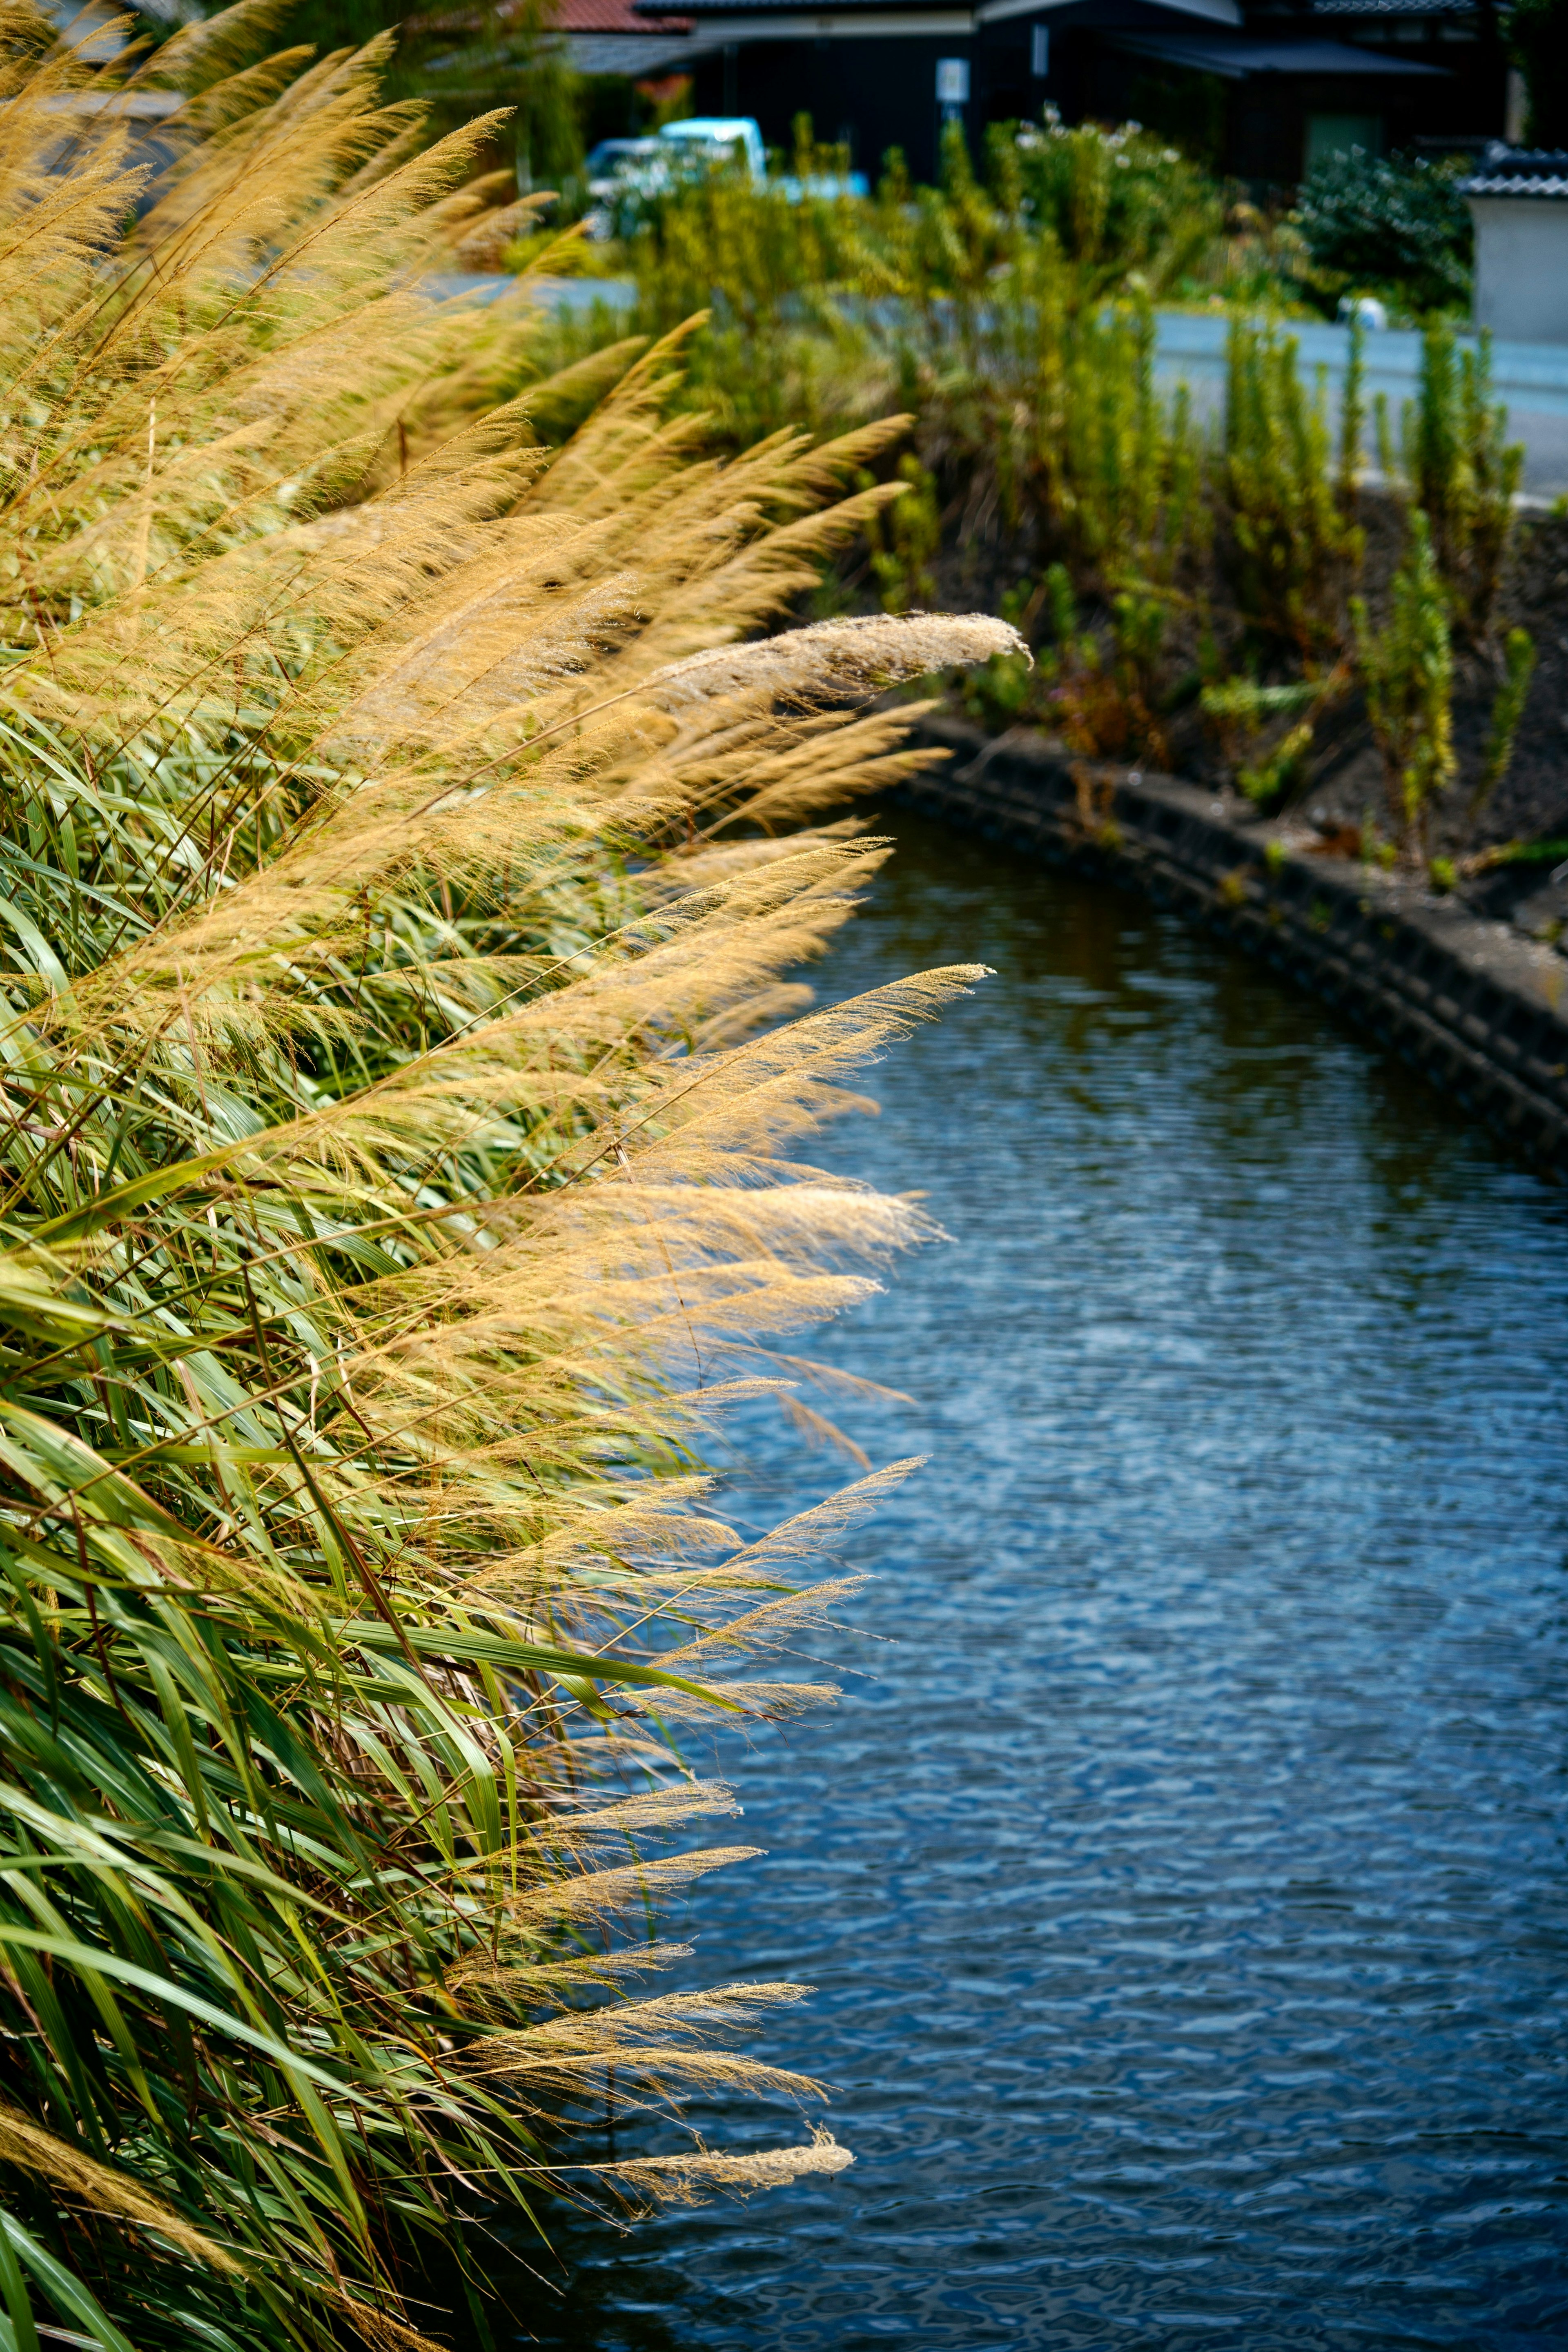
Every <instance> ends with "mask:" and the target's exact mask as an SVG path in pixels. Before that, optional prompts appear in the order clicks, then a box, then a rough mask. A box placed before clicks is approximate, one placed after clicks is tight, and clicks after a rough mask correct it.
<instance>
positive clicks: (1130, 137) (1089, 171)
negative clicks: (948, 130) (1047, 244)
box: [993, 106, 1221, 295]
mask: <svg viewBox="0 0 1568 2352" xmlns="http://www.w3.org/2000/svg"><path fill="white" fill-rule="evenodd" d="M1006 143H1007V145H1010V147H1011V150H1012V153H1013V156H1014V157H1015V158H1016V174H1017V186H1018V192H1019V194H1020V197H1021V199H1022V202H1023V205H1024V207H1025V211H1026V215H1027V218H1028V220H1029V222H1030V224H1031V226H1033V227H1034V228H1036V229H1037V230H1043V231H1045V232H1046V233H1047V235H1048V236H1051V237H1053V238H1054V239H1055V241H1056V243H1057V245H1058V247H1059V248H1060V250H1061V252H1062V254H1063V255H1064V256H1065V257H1066V258H1067V259H1068V261H1070V262H1073V263H1075V264H1077V265H1078V266H1079V268H1082V269H1085V270H1087V271H1089V272H1091V273H1092V274H1093V276H1094V278H1096V279H1097V280H1098V281H1099V282H1100V283H1101V284H1106V285H1109V284H1112V283H1114V282H1116V281H1117V280H1119V279H1122V278H1126V277H1127V276H1128V275H1129V274H1130V273H1132V272H1136V273H1137V275H1138V276H1139V278H1141V279H1142V282H1143V284H1144V285H1145V286H1146V287H1147V289H1148V290H1149V292H1150V293H1151V294H1152V295H1159V294H1161V293H1163V292H1164V291H1165V290H1166V289H1167V288H1169V287H1170V286H1172V285H1173V284H1174V283H1175V282H1176V280H1177V279H1178V278H1181V277H1182V276H1183V275H1184V272H1186V271H1187V270H1189V269H1190V268H1192V267H1193V265H1194V263H1195V262H1196V261H1197V259H1198V258H1199V257H1200V256H1201V255H1202V254H1203V253H1204V252H1205V249H1206V248H1207V247H1209V246H1211V245H1212V244H1213V242H1214V241H1215V238H1216V237H1217V236H1218V234H1219V228H1220V217H1221V207H1220V197H1219V190H1218V188H1217V186H1216V185H1215V182H1214V181H1213V180H1212V179H1210V178H1209V176H1208V174H1207V173H1205V172H1203V171H1201V170H1199V168H1198V167H1197V165H1196V164H1194V163H1191V162H1189V161H1188V159H1187V157H1186V156H1184V155H1183V154H1182V153H1181V152H1179V151H1178V150H1177V149H1176V148H1174V147H1172V146H1169V145H1168V144H1167V143H1166V142H1164V141H1163V139H1159V138H1155V137H1153V136H1152V135H1151V134H1150V133H1149V132H1147V131H1143V130H1142V129H1141V128H1140V126H1139V125H1138V124H1137V123H1136V122H1124V123H1122V124H1121V127H1120V128H1119V129H1118V130H1114V131H1108V130H1106V129H1105V128H1103V126H1102V125H1100V123H1097V122H1085V123H1080V124H1079V126H1078V127H1077V128H1076V129H1074V130H1071V131H1068V130H1067V129H1066V128H1065V127H1064V125H1063V123H1062V120H1061V117H1060V115H1059V114H1058V112H1057V110H1056V109H1055V107H1052V106H1047V108H1046V110H1045V112H1044V115H1043V117H1042V119H1041V121H1040V122H1039V124H1038V125H1036V124H1033V123H1026V124H1023V125H1020V126H1019V128H1018V130H1017V131H1016V133H1015V134H1014V136H1013V137H1012V139H1011V140H1010V141H1009V142H1006ZM993 152H994V154H1001V153H1003V152H1005V148H1004V146H1003V142H1001V141H1000V140H998V141H997V142H995V144H994V149H993ZM998 176H999V174H998Z"/></svg>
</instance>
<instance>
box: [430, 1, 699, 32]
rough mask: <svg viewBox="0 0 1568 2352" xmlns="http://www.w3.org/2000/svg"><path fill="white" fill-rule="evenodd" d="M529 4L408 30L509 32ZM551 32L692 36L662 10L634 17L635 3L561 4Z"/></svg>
mask: <svg viewBox="0 0 1568 2352" xmlns="http://www.w3.org/2000/svg"><path fill="white" fill-rule="evenodd" d="M528 6H529V0H500V6H499V7H498V8H496V9H495V10H494V12H493V15H488V14H487V12H486V10H485V9H484V8H483V7H482V6H478V7H476V6H471V5H470V6H468V7H458V8H444V9H441V10H438V11H432V12H431V13H430V14H429V15H428V16H414V17H411V18H410V19H409V21H408V25H407V28H406V29H407V30H408V31H409V32H411V33H416V34H430V33H479V32H487V31H491V30H492V29H494V28H499V29H500V31H501V32H503V33H504V32H506V31H508V30H509V29H510V27H511V26H513V25H515V24H517V23H518V22H519V21H520V20H521V18H522V17H523V16H525V14H526V13H527V10H528ZM550 29H551V31H552V32H554V33H565V34H567V35H569V36H570V37H572V38H573V40H575V38H576V37H577V36H578V35H579V34H585V35H587V36H588V37H590V38H595V39H596V38H598V37H600V36H602V35H605V34H614V35H619V36H620V37H623V38H624V37H626V35H627V34H635V35H637V36H639V37H642V38H645V39H646V38H647V36H648V34H650V33H660V34H664V33H689V31H690V30H691V19H690V17H689V16H667V15H666V13H665V11H664V10H663V9H662V8H659V7H657V6H656V7H652V8H650V9H649V10H648V12H647V15H646V16H634V15H633V13H632V0H560V5H559V6H558V7H557V9H556V11H555V13H554V15H553V16H552V18H551V23H550Z"/></svg>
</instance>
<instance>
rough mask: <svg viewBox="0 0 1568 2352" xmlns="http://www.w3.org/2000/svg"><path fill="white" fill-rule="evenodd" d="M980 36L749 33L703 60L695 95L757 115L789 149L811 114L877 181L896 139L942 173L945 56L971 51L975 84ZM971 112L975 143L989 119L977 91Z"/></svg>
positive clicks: (767, 135)
mask: <svg viewBox="0 0 1568 2352" xmlns="http://www.w3.org/2000/svg"><path fill="white" fill-rule="evenodd" d="M973 57H974V43H973V40H963V39H955V38H954V37H952V35H946V36H942V37H931V38H928V37H921V36H917V35H913V34H910V35H897V34H886V35H881V36H879V37H873V38H871V39H868V40H857V39H854V38H853V37H839V36H837V35H835V36H834V37H832V38H831V39H823V40H817V41H742V42H738V43H737V44H736V46H735V50H734V53H733V55H732V56H731V57H728V58H723V57H715V58H706V59H704V60H703V62H702V63H701V64H700V65H699V67H698V68H697V77H696V88H695V89H694V91H693V93H692V96H693V99H694V100H695V103H696V110H697V112H698V113H700V114H709V113H712V114H719V113H724V114H731V113H734V114H750V115H753V116H755V118H756V120H757V121H758V122H759V123H760V124H761V125H762V132H763V138H764V139H765V140H766V142H767V143H768V145H769V146H770V147H783V148H784V149H785V150H786V151H787V150H788V148H789V147H790V146H791V145H792V143H793V140H794V131H793V125H794V122H795V116H796V115H797V114H809V115H810V117H811V119H812V122H813V124H814V126H815V128H816V136H817V137H818V139H827V140H834V141H837V142H842V143H843V144H845V145H847V147H848V149H849V152H850V161H851V164H852V166H853V168H854V169H855V170H856V171H858V172H865V173H868V175H869V176H870V177H871V178H872V179H873V180H875V179H876V177H877V175H878V173H879V172H880V170H881V168H882V158H883V156H884V155H885V154H886V153H887V152H888V150H889V147H900V148H901V149H902V150H903V152H904V156H905V160H906V161H907V163H908V164H909V167H910V171H911V173H913V174H914V176H915V178H916V179H917V180H934V179H935V177H936V173H937V150H938V143H939V140H940V137H941V125H942V109H941V108H940V107H939V106H938V104H937V98H936V68H937V60H938V59H939V58H968V59H969V60H970V66H971V78H970V88H971V91H972V93H973V89H974V77H973ZM981 120H982V117H981V114H980V111H979V109H978V106H977V104H976V102H975V100H974V98H973V95H972V97H971V101H970V104H969V105H968V106H967V107H966V108H964V109H963V121H964V129H965V131H967V132H968V133H969V134H970V138H971V142H972V143H973V140H974V137H975V135H976V133H977V131H978V129H979V125H980V122H981Z"/></svg>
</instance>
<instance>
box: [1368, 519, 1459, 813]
mask: <svg viewBox="0 0 1568 2352" xmlns="http://www.w3.org/2000/svg"><path fill="white" fill-rule="evenodd" d="M1351 617H1352V625H1353V626H1354V630H1355V639H1356V650H1357V655H1358V658H1359V661H1360V665H1361V673H1362V680H1363V685H1364V687H1365V688H1366V707H1367V716H1368V718H1369V719H1371V721H1372V731H1373V739H1374V740H1375V741H1376V744H1377V748H1378V751H1379V752H1380V753H1381V755H1382V759H1383V773H1384V798H1385V800H1386V802H1387V806H1388V813H1389V815H1390V817H1391V818H1392V820H1393V823H1394V829H1395V833H1396V835H1397V836H1398V839H1399V841H1400V844H1401V845H1402V847H1403V849H1404V851H1405V856H1414V855H1415V851H1416V848H1417V846H1418V845H1419V844H1420V842H1421V841H1422V840H1423V838H1424V836H1425V833H1426V827H1427V824H1428V823H1429V817H1430V810H1431V804H1432V803H1433V801H1434V800H1436V798H1437V796H1438V795H1439V794H1440V793H1444V792H1446V791H1447V788H1448V785H1449V784H1450V783H1451V782H1453V778H1454V772H1455V761H1454V740H1453V719H1452V709H1451V705H1452V697H1453V684H1454V656H1453V648H1452V646H1451V644H1450V641H1449V630H1448V599H1447V595H1446V594H1445V593H1444V588H1443V582H1442V578H1441V575H1440V573H1439V572H1438V570H1437V565H1436V559H1435V557H1434V555H1433V552H1432V534H1431V531H1430V530H1429V529H1428V527H1427V522H1426V516H1425V515H1424V514H1423V513H1422V512H1421V509H1419V507H1417V508H1415V509H1413V510H1412V513H1411V516H1410V536H1409V541H1408V545H1407V547H1406V550H1405V558H1404V561H1403V562H1402V563H1401V564H1400V566H1399V569H1398V571H1397V572H1395V573H1394V583H1393V589H1392V593H1391V599H1390V610H1389V615H1388V618H1387V620H1386V622H1385V623H1384V626H1383V627H1382V628H1381V629H1378V630H1374V629H1373V626H1372V625H1371V622H1370V621H1369V619H1368V616H1367V610H1366V606H1365V604H1364V603H1363V600H1362V598H1361V597H1359V596H1356V597H1352V601H1351Z"/></svg>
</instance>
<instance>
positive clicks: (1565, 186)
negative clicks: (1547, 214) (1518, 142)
mask: <svg viewBox="0 0 1568 2352" xmlns="http://www.w3.org/2000/svg"><path fill="white" fill-rule="evenodd" d="M1458 191H1459V194H1461V195H1462V196H1568V148H1563V147H1504V146H1503V145H1502V144H1501V143H1500V142H1496V143H1494V144H1493V145H1492V146H1490V147H1489V148H1488V149H1487V152H1486V153H1485V154H1484V155H1483V156H1482V158H1481V160H1480V162H1479V163H1478V164H1477V166H1476V168H1475V170H1474V171H1473V172H1472V173H1470V175H1469V177H1468V179H1465V180H1460V181H1459V182H1458Z"/></svg>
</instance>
